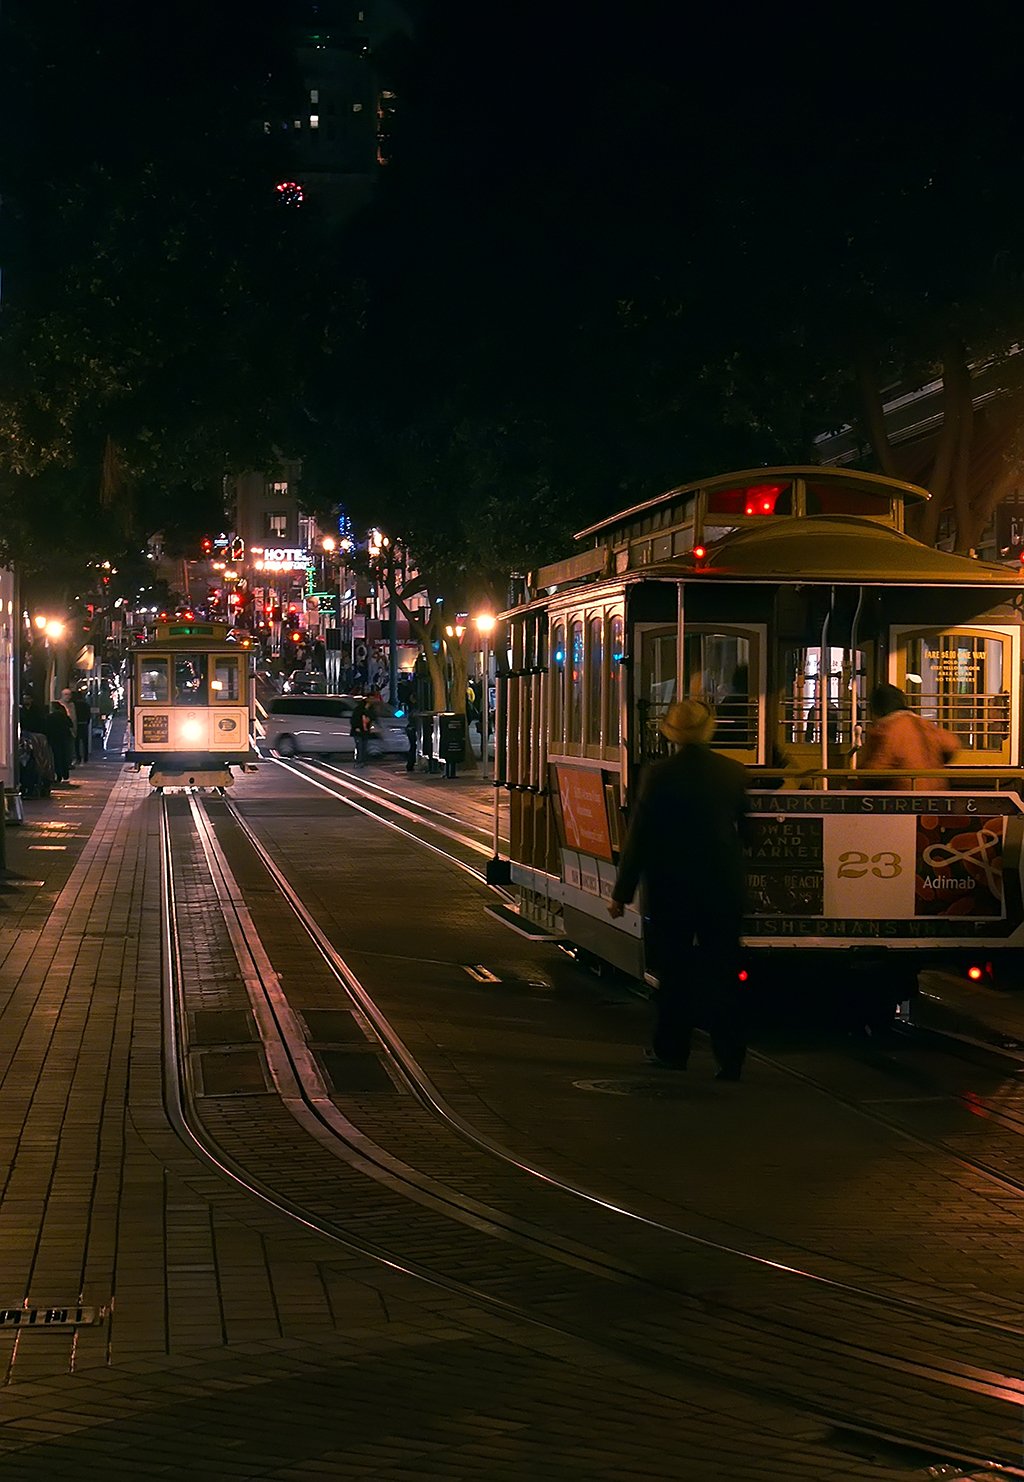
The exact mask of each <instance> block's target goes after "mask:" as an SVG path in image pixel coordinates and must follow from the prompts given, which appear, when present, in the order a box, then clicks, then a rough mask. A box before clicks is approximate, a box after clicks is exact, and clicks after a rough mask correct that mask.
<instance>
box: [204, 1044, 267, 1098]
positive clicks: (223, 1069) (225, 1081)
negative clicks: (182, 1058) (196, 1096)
mask: <svg viewBox="0 0 1024 1482" xmlns="http://www.w3.org/2000/svg"><path fill="white" fill-rule="evenodd" d="M199 1063H200V1065H201V1067H202V1077H203V1094H204V1096H246V1095H250V1094H251V1093H252V1092H254V1091H266V1090H267V1078H266V1076H265V1075H264V1074H263V1057H262V1056H261V1055H260V1052H259V1051H258V1050H234V1051H230V1050H225V1051H220V1050H201V1051H200V1052H199Z"/></svg>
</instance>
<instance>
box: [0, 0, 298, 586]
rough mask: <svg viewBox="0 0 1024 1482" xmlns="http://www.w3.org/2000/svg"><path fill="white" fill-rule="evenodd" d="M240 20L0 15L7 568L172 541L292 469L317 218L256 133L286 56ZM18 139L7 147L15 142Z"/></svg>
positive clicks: (116, 8) (15, 2)
mask: <svg viewBox="0 0 1024 1482" xmlns="http://www.w3.org/2000/svg"><path fill="white" fill-rule="evenodd" d="M269 15H270V8H267V11H266V12H263V11H259V10H257V11H253V9H252V7H250V6H247V5H243V4H241V3H240V0H225V3H223V4H218V5H216V6H206V5H203V4H200V3H198V0H168V3H166V4H162V5H159V6H139V5H135V4H128V3H123V0H115V3H110V0H54V3H53V4H50V5H47V6H45V7H39V6H36V5H33V4H30V3H28V0H8V3H7V5H6V6H5V8H4V12H3V30H4V35H3V46H2V54H3V76H2V85H3V93H4V98H5V105H4V106H5V111H6V113H7V120H8V137H18V138H19V139H20V140H21V141H23V147H21V148H19V149H18V150H12V151H9V152H8V153H7V154H6V155H5V157H4V161H3V163H2V165H0V189H2V199H3V209H2V213H0V230H2V234H3V235H2V243H3V246H2V253H0V256H2V261H3V265H4V304H3V313H2V320H0V328H2V338H0V507H2V509H3V515H4V519H3V522H2V528H3V546H4V554H6V555H7V556H12V555H13V556H16V557H18V558H19V559H21V560H22V561H27V562H29V563H30V564H31V562H33V561H39V560H40V559H41V558H42V557H44V556H45V554H46V553H47V552H49V551H52V550H53V549H54V546H55V545H63V546H64V547H65V548H67V549H69V550H74V551H78V552H79V553H80V554H81V556H82V558H83V559H85V558H86V557H87V556H88V555H91V554H93V553H97V552H103V553H104V554H108V555H109V554H111V553H112V552H116V551H117V550H119V549H120V548H122V547H124V546H126V545H127V546H136V547H137V546H138V544H139V543H140V540H141V539H143V538H144V537H145V536H146V535H148V534H150V533H151V532H152V531H153V530H155V529H159V528H163V529H166V530H168V531H169V533H170V535H171V536H172V538H173V534H174V530H175V527H182V528H188V527H192V528H193V529H194V528H195V527H196V526H197V525H201V524H202V523H205V522H207V521H208V520H210V519H211V516H212V512H214V511H218V512H219V510H220V507H221V481H222V479H223V476H224V475H225V474H226V473H228V472H230V471H232V470H233V469H241V468H244V467H246V466H251V465H253V464H259V463H260V462H269V461H270V460H271V458H272V455H273V450H274V447H275V446H276V445H277V444H279V443H281V444H284V445H286V446H287V443H288V440H289V439H290V438H291V437H292V436H293V429H294V423H295V420H296V412H295V405H296V398H297V395H298V396H299V397H301V388H302V367H303V364H304V359H303V356H302V354H301V345H302V340H303V336H302V333H301V332H299V331H302V330H304V329H308V325H309V321H310V318H311V314H312V312H313V305H312V304H311V302H310V295H309V290H308V287H307V283H308V275H307V271H306V268H307V263H305V262H304V260H303V259H304V255H305V253H306V245H307V243H306V238H307V237H308V236H309V234H310V225H309V218H308V217H303V216H302V215H301V213H295V212H292V213H289V212H287V211H282V209H281V208H280V205H279V203H278V201H277V199H276V196H275V192H274V190H273V184H274V180H275V177H276V178H280V173H279V172H280V171H281V170H282V169H284V168H286V165H287V159H286V157H282V155H281V153H280V146H279V144H278V143H277V142H276V140H275V139H274V138H269V139H266V140H265V141H264V139H263V138H262V137H258V135H259V136H262V124H261V122H260V121H261V119H262V118H263V116H264V115H265V113H266V112H267V109H268V107H269V105H270V103H271V102H272V100H273V96H274V93H275V91H278V90H281V89H284V88H286V87H287V84H288V81H289V69H290V65H291V63H290V55H291V53H290V49H289V45H288V37H287V34H286V32H285V31H284V29H283V27H282V26H281V25H279V24H277V23H275V22H273V21H272V20H271V19H270V18H269ZM15 121H16V127H15Z"/></svg>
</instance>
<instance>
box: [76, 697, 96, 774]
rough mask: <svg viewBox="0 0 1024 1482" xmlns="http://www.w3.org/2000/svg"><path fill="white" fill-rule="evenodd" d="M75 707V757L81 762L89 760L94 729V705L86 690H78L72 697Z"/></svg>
mask: <svg viewBox="0 0 1024 1482" xmlns="http://www.w3.org/2000/svg"><path fill="white" fill-rule="evenodd" d="M71 699H72V704H73V705H74V707H75V723H76V729H75V758H76V760H78V761H80V762H87V761H88V760H89V735H90V732H91V730H92V706H91V705H90V704H89V695H88V692H87V691H86V690H76V691H75V693H74V694H73V695H72V697H71Z"/></svg>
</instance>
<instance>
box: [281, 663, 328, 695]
mask: <svg viewBox="0 0 1024 1482" xmlns="http://www.w3.org/2000/svg"><path fill="white" fill-rule="evenodd" d="M281 691H282V693H283V694H286V695H326V693H327V681H326V679H325V678H324V676H323V675H322V674H320V673H318V672H317V670H316V669H293V670H292V672H291V673H290V674H289V676H288V678H287V679H286V680H285V682H284V684H283V685H282V686H281Z"/></svg>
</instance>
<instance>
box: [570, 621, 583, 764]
mask: <svg viewBox="0 0 1024 1482" xmlns="http://www.w3.org/2000/svg"><path fill="white" fill-rule="evenodd" d="M582 736H583V624H582V622H581V621H580V619H579V618H574V619H573V621H572V623H571V624H570V625H569V741H570V742H576V743H578V742H579V741H580V740H581V739H582Z"/></svg>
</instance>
